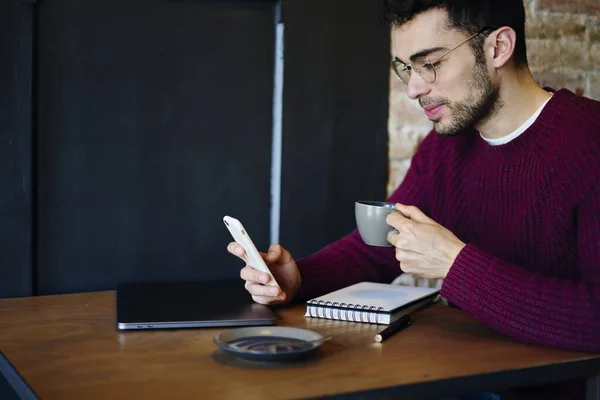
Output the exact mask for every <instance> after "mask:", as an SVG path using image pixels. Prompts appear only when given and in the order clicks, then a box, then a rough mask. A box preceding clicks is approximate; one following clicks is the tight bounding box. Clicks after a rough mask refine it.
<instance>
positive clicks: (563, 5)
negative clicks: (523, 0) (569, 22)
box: [536, 0, 600, 14]
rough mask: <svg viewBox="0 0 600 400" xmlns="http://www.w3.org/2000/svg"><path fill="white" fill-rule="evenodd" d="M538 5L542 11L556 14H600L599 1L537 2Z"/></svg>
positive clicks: (544, 0)
mask: <svg viewBox="0 0 600 400" xmlns="http://www.w3.org/2000/svg"><path fill="white" fill-rule="evenodd" d="M536 5H537V7H538V8H540V9H547V10H550V11H556V12H572V13H582V14H600V2H599V1H598V0H536Z"/></svg>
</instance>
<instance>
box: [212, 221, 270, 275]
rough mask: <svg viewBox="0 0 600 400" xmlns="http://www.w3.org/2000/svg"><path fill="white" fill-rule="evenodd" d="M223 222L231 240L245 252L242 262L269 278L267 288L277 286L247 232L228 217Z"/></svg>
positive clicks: (238, 222) (237, 222)
mask: <svg viewBox="0 0 600 400" xmlns="http://www.w3.org/2000/svg"><path fill="white" fill-rule="evenodd" d="M223 222H224V223H225V226H226V227H227V229H228V230H229V233H231V236H233V240H235V241H236V242H237V243H239V244H240V245H241V246H242V247H243V248H244V250H245V251H246V256H245V257H244V261H246V263H247V264H249V265H251V266H252V268H254V269H256V270H258V271H261V272H265V273H267V274H269V275H270V276H271V280H269V283H267V286H279V284H278V283H277V281H276V280H275V277H274V276H273V274H272V273H271V271H270V270H269V267H267V264H265V261H264V260H263V259H262V257H261V256H260V253H259V252H258V250H257V249H256V246H255V245H254V243H253V242H252V239H251V238H250V235H249V234H248V231H247V230H246V229H244V226H243V225H242V223H241V222H240V221H238V220H237V219H235V218H232V217H230V216H228V215H226V216H224V217H223Z"/></svg>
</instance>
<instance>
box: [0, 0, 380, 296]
mask: <svg viewBox="0 0 600 400" xmlns="http://www.w3.org/2000/svg"><path fill="white" fill-rule="evenodd" d="M282 19H283V22H284V23H285V61H284V92H283V107H284V113H283V157H282V184H281V185H282V194H281V228H280V229H281V233H280V241H281V243H282V244H283V245H284V246H285V247H287V248H288V249H289V250H290V251H291V252H292V254H293V255H294V256H295V257H297V258H299V257H302V256H304V255H308V254H310V253H311V252H314V251H316V250H318V249H319V248H320V247H322V246H324V245H325V244H327V243H328V242H330V241H332V240H335V239H337V238H339V237H341V236H342V235H344V234H346V233H348V232H349V231H350V230H351V229H353V227H354V213H353V202H354V201H355V200H357V199H359V198H360V199H367V198H368V199H383V198H384V197H385V187H386V181H387V151H388V148H387V129H386V126H387V112H388V111H387V108H388V100H387V99H388V77H389V69H388V61H389V37H388V30H387V28H386V26H385V25H384V24H383V23H382V22H380V19H379V2H376V1H372V0H345V1H343V2H341V1H337V0H283V2H282ZM275 21H276V3H275V2H274V1H201V0H195V1H193V0H190V1H168V0H153V1H149V2H139V1H133V0H90V1H85V2H82V1H79V0H41V1H38V2H36V3H34V2H28V1H24V0H0V59H2V60H3V62H2V63H0V88H1V92H2V96H1V97H0V163H1V164H0V165H1V168H0V263H1V265H0V297H14V296H28V295H41V294H53V293H69V292H77V291H90V290H103V289H113V288H114V286H115V284H116V283H118V282H124V281H140V280H148V281H150V280H151V281H157V280H158V281H167V280H213V279H224V278H236V277H238V276H239V269H240V267H242V262H241V261H239V260H237V259H235V258H234V257H233V256H231V255H229V254H228V253H227V252H226V245H227V243H229V242H230V240H231V239H230V236H229V233H228V232H227V230H226V228H225V227H224V225H223V223H222V217H223V215H225V214H228V215H231V216H234V217H236V218H239V219H240V220H241V221H242V222H243V223H244V225H245V226H246V228H248V230H249V232H250V234H251V235H252V237H253V240H254V242H255V244H256V245H257V247H259V249H265V248H266V247H267V246H268V245H269V219H270V211H269V210H270V201H271V199H270V181H271V176H270V173H271V135H272V100H273V69H274V67H273V66H274V45H275Z"/></svg>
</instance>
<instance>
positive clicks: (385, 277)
mask: <svg viewBox="0 0 600 400" xmlns="http://www.w3.org/2000/svg"><path fill="white" fill-rule="evenodd" d="M431 135H432V134H431V133H430V136H431ZM428 139H429V138H426V139H425V140H424V141H423V143H421V145H420V146H419V150H418V151H417V153H416V154H415V155H414V157H413V159H412V162H411V165H410V168H409V170H408V172H407V174H406V177H405V178H404V180H403V181H402V183H401V185H400V186H399V187H398V189H396V191H395V192H394V193H393V194H392V195H391V196H390V197H389V199H388V201H389V202H392V203H396V202H403V203H405V204H414V205H418V206H419V207H421V209H423V210H427V204H428V200H427V199H429V195H428V192H427V190H426V189H425V187H424V186H426V185H424V182H425V181H426V179H424V177H428V176H429V174H427V173H426V170H427V167H428V161H429V160H431V159H432V157H429V156H428V152H430V151H431V148H432V146H431V145H429V143H430V140H428ZM297 263H298V268H299V269H300V274H301V276H302V285H301V287H300V292H299V293H298V295H297V296H296V299H297V300H307V299H311V298H314V297H317V296H320V295H323V294H325V293H328V292H331V291H333V290H337V289H340V288H343V287H346V286H349V285H351V284H354V283H358V282H361V281H371V282H388V283H389V282H391V281H392V280H394V279H395V278H396V277H397V276H398V275H400V274H401V273H402V270H401V269H400V263H399V262H398V261H397V260H396V256H395V250H394V248H393V247H377V246H369V245H367V244H365V242H363V240H362V238H361V237H360V234H359V233H358V230H356V229H354V230H353V231H352V232H351V233H350V234H349V235H347V236H345V237H343V238H342V239H340V240H338V241H336V242H333V243H331V244H329V245H327V246H326V247H324V248H323V249H321V250H319V251H318V252H317V253H315V254H313V255H311V256H308V257H306V258H303V259H300V260H298V261H297Z"/></svg>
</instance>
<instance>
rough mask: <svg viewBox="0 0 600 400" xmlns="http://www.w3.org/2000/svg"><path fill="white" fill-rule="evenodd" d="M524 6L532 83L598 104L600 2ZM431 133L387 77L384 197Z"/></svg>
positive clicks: (561, 0)
mask: <svg viewBox="0 0 600 400" xmlns="http://www.w3.org/2000/svg"><path fill="white" fill-rule="evenodd" d="M525 5H526V9H527V53H528V57H529V65H530V68H531V71H532V73H533V75H534V76H535V78H536V79H537V81H538V82H539V83H540V84H541V85H543V86H551V87H553V88H562V87H565V88H568V89H570V90H572V91H574V92H576V93H579V94H583V95H585V96H588V97H591V98H594V99H598V100H600V0H525ZM430 129H431V123H430V122H429V121H428V120H427V118H426V117H425V114H424V113H423V111H422V110H421V108H420V107H419V106H418V104H417V103H416V102H414V101H412V100H410V99H408V97H407V96H406V94H405V91H404V85H403V84H402V82H400V80H399V79H398V78H396V77H395V76H393V75H392V76H391V79H390V118H389V121H388V130H389V137H390V179H389V181H388V193H391V192H392V191H393V190H394V189H395V188H396V187H397V186H398V184H399V183H400V182H401V181H402V179H403V178H404V175H405V174H406V170H407V168H408V167H409V165H410V160H411V157H412V155H413V154H414V151H415V149H416V147H417V145H418V143H419V142H420V140H421V139H422V138H423V137H424V135H426V134H427V132H429V130H430Z"/></svg>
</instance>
